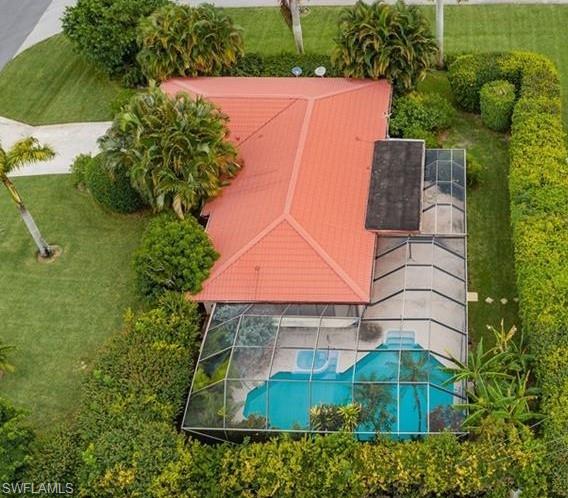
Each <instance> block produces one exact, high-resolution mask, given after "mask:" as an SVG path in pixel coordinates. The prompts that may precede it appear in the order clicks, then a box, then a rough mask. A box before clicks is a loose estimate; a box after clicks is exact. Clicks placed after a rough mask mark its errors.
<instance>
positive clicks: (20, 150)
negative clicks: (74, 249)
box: [0, 137, 55, 258]
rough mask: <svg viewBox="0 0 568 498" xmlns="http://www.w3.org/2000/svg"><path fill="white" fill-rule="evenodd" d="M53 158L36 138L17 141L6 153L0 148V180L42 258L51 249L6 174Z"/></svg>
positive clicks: (50, 251)
mask: <svg viewBox="0 0 568 498" xmlns="http://www.w3.org/2000/svg"><path fill="white" fill-rule="evenodd" d="M54 156H55V153H54V152H53V150H52V149H51V148H50V147H49V146H47V145H40V144H39V142H38V141H37V139H36V138H34V137H27V138H23V139H21V140H18V141H17V142H16V143H15V144H14V145H12V147H11V148H10V149H9V150H8V151H6V150H4V149H3V148H2V147H1V146H0V179H1V180H2V183H3V184H4V186H5V187H6V188H7V189H8V193H9V194H10V197H11V198H12V200H13V201H14V202H15V203H16V206H17V208H18V211H19V212H20V216H21V217H22V220H24V223H25V224H26V227H27V229H28V231H29V232H30V235H31V236H32V238H33V239H34V242H35V244H36V246H37V248H38V251H39V254H40V256H41V257H42V258H49V257H50V256H51V255H52V254H53V250H52V248H51V247H50V246H49V244H48V243H47V242H46V241H45V239H44V238H43V237H42V235H41V232H40V231H39V228H38V227H37V225H36V223H35V221H34V219H33V218H32V215H31V214H30V212H29V211H28V210H27V208H26V206H25V205H24V202H23V201H22V198H21V197H20V194H18V191H17V190H16V186H15V185H14V184H13V183H12V181H11V180H10V179H9V178H8V174H9V173H11V172H12V171H14V170H16V169H17V168H19V167H21V166H23V165H24V164H27V163H35V162H40V161H47V160H49V159H51V158H52V157H54Z"/></svg>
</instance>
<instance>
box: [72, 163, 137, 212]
mask: <svg viewBox="0 0 568 498" xmlns="http://www.w3.org/2000/svg"><path fill="white" fill-rule="evenodd" d="M77 161H78V163H77ZM74 164H75V166H74V168H73V175H74V178H75V181H79V180H80V179H81V178H82V179H83V181H84V184H85V187H86V188H87V189H88V190H89V192H90V193H91V195H92V196H93V197H94V198H95V200H96V201H97V202H98V203H99V204H101V205H102V206H104V207H106V208H107V209H110V210H111V211H116V212H117V213H134V212H135V211H138V210H140V209H142V208H143V207H144V201H143V200H142V198H141V197H140V195H139V194H138V192H136V190H134V189H133V188H132V185H131V184H130V178H129V176H128V172H127V171H126V168H124V167H123V166H119V167H116V168H113V169H112V171H111V170H110V169H109V168H108V166H107V164H106V158H105V154H99V155H97V156H95V157H93V158H91V157H90V156H79V158H78V159H76V160H75V163H74Z"/></svg>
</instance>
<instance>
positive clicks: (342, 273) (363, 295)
mask: <svg viewBox="0 0 568 498" xmlns="http://www.w3.org/2000/svg"><path fill="white" fill-rule="evenodd" d="M284 219H285V220H286V221H287V222H288V223H289V224H290V226H291V227H292V228H294V230H296V232H297V233H298V235H299V236H300V237H302V239H304V241H305V242H306V243H307V244H308V245H309V246H310V247H311V248H312V249H313V250H314V251H315V252H316V253H317V254H318V255H319V256H320V258H322V259H323V261H324V262H325V263H326V264H327V265H328V266H329V267H330V268H331V269H332V270H333V271H334V272H335V274H336V275H337V276H338V277H339V278H340V279H341V280H342V281H343V282H344V283H345V284H347V286H348V287H349V288H350V289H351V290H352V291H353V292H354V293H355V294H356V295H357V296H358V297H360V298H361V299H363V300H364V301H366V300H367V295H366V293H365V291H364V290H363V289H361V288H360V287H359V286H358V285H357V284H356V283H355V282H354V281H353V279H352V278H351V277H350V276H349V275H348V274H347V273H346V272H345V271H344V270H343V269H342V268H341V266H340V265H339V264H338V263H337V262H336V261H335V260H334V259H333V258H332V257H331V256H330V255H329V254H328V253H327V252H326V251H325V250H324V249H323V248H322V247H321V246H320V244H319V243H318V242H317V241H316V240H315V239H314V238H313V237H312V236H311V235H310V233H309V232H308V231H307V230H306V229H305V228H304V227H303V226H302V225H301V224H300V223H299V222H298V220H296V218H294V217H293V216H292V215H291V214H290V213H286V214H285V215H284Z"/></svg>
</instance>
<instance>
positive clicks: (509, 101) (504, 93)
mask: <svg viewBox="0 0 568 498" xmlns="http://www.w3.org/2000/svg"><path fill="white" fill-rule="evenodd" d="M479 101H480V109H481V121H482V122H483V124H484V125H485V126H487V128H489V129H491V130H495V131H507V130H508V129H509V127H510V126H511V116H512V114H513V107H514V105H515V86H514V85H513V84H512V83H509V82H508V81H504V80H495V81H491V82H490V83H485V85H483V86H482V87H481V90H480V92H479Z"/></svg>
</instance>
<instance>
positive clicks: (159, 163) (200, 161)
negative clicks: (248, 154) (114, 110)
mask: <svg viewBox="0 0 568 498" xmlns="http://www.w3.org/2000/svg"><path fill="white" fill-rule="evenodd" d="M227 121H228V118H227V116H226V115H224V114H223V113H222V112H221V111H220V110H219V109H218V108H217V107H216V106H215V105H214V104H212V103H210V102H208V101H206V100H204V99H202V98H200V97H197V98H196V99H195V100H194V99H192V98H190V97H189V95H187V94H185V93H181V94H178V95H176V96H175V97H174V98H169V97H168V96H167V95H166V94H164V93H163V92H162V91H161V90H160V89H159V88H157V87H155V86H152V87H151V88H150V89H149V90H148V91H147V92H144V93H140V94H137V95H135V96H134V97H133V98H132V99H131V100H130V102H129V103H128V104H127V105H125V106H124V107H123V109H122V111H121V112H120V113H119V114H118V115H117V116H115V118H114V121H113V123H112V126H111V128H110V129H109V130H108V131H107V132H106V134H105V135H104V136H103V137H101V138H100V139H99V144H100V145H101V148H102V150H103V154H104V156H105V160H106V164H107V165H109V167H110V169H111V170H117V171H118V172H119V174H120V172H121V171H127V172H128V175H129V177H130V182H131V184H132V186H133V187H134V188H135V189H136V191H138V193H139V194H140V195H141V196H142V198H143V199H144V200H145V201H146V202H147V203H148V204H149V205H150V206H152V207H153V208H154V210H155V211H162V210H164V209H173V210H174V212H175V213H176V214H177V215H178V217H179V218H183V217H184V215H185V213H188V212H191V211H199V209H200V208H201V206H202V204H203V203H204V202H205V201H207V200H208V199H209V198H212V197H215V196H216V195H218V194H219V193H220V191H221V187H222V186H224V185H226V184H227V183H228V181H229V179H230V178H232V177H233V176H234V175H235V174H236V173H237V172H238V170H239V168H240V165H239V164H238V163H237V161H236V156H237V151H236V149H235V147H234V146H233V145H232V144H231V143H230V142H229V141H228V140H227V136H228V133H229V132H228V128H227Z"/></svg>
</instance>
